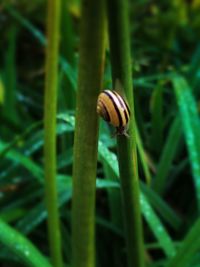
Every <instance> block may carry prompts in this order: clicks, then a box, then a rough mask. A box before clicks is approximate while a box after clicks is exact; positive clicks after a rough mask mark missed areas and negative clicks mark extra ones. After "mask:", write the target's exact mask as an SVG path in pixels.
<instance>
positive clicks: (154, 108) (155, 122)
mask: <svg viewBox="0 0 200 267" xmlns="http://www.w3.org/2000/svg"><path fill="white" fill-rule="evenodd" d="M162 113H163V87H162V85H161V84H160V83H158V85H157V86H156V88H155V89H154V91H153V92H152V96H151V120H152V124H151V125H152V126H151V129H152V130H151V142H150V143H151V144H152V145H151V147H152V149H153V151H155V152H156V154H157V155H159V154H160V150H161V148H162V143H163V114H162ZM155 144H156V145H155Z"/></svg>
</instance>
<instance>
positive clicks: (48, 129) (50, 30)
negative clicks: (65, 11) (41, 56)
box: [44, 0, 63, 267]
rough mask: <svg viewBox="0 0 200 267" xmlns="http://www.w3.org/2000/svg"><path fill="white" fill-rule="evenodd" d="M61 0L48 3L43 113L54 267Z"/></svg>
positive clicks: (57, 263)
mask: <svg viewBox="0 0 200 267" xmlns="http://www.w3.org/2000/svg"><path fill="white" fill-rule="evenodd" d="M59 24H60V0H57V1H54V0H49V1H48V14H47V40H48V41H47V49H46V79H45V110H44V128H45V137H44V139H45V143H44V168H45V193H46V205H47V211H48V231H49V241H50V252H51V258H52V264H53V266H54V267H61V266H63V264H62V256H61V240H60V227H59V212H58V199H57V186H56V109H57V76H58V46H59Z"/></svg>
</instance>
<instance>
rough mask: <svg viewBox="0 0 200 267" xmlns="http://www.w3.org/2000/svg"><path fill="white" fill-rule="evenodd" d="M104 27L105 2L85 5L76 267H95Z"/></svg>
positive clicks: (76, 145)
mask: <svg viewBox="0 0 200 267" xmlns="http://www.w3.org/2000/svg"><path fill="white" fill-rule="evenodd" d="M104 24H105V19H104V0H99V1H93V0H85V1H82V20H81V28H80V61H79V75H78V76H79V77H78V91H77V109H76V126H75V137H74V164H73V198H72V266H73V267H89V266H90V267H93V266H95V179H96V164H97V139H98V118H97V114H96V103H97V97H98V93H99V90H100V89H101V86H102V76H103V65H104V46H105V44H104V39H105V38H104V35H105V25H104ZM94 29H95V30H94Z"/></svg>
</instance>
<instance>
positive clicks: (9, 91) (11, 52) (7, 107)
mask: <svg viewBox="0 0 200 267" xmlns="http://www.w3.org/2000/svg"><path fill="white" fill-rule="evenodd" d="M7 34H8V48H7V50H6V59H5V75H4V80H5V82H4V84H5V88H6V90H5V93H4V103H3V110H2V112H3V114H4V116H5V117H6V118H8V119H10V120H11V121H13V122H15V123H16V122H17V121H18V117H17V110H16V81H17V78H16V63H15V57H16V55H15V50H16V38H17V27H16V26H12V27H11V28H10V30H8V33H7Z"/></svg>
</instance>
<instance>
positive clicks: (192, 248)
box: [166, 219, 200, 267]
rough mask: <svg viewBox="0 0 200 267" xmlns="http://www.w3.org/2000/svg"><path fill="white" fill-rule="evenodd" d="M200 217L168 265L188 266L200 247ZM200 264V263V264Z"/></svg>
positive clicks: (167, 266) (168, 266)
mask: <svg viewBox="0 0 200 267" xmlns="http://www.w3.org/2000/svg"><path fill="white" fill-rule="evenodd" d="M199 236H200V219H198V220H197V221H196V223H195V224H194V225H193V227H192V228H191V229H190V231H189V233H188V234H187V236H186V237H185V239H184V240H183V241H182V244H181V246H180V248H179V249H178V251H177V253H176V255H175V257H174V258H172V260H170V262H169V263H168V264H167V265H166V267H186V266H188V264H189V263H190V261H191V260H192V259H193V257H194V256H195V254H196V253H197V252H198V251H199V249H200V238H199ZM198 266H199V265H198Z"/></svg>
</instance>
